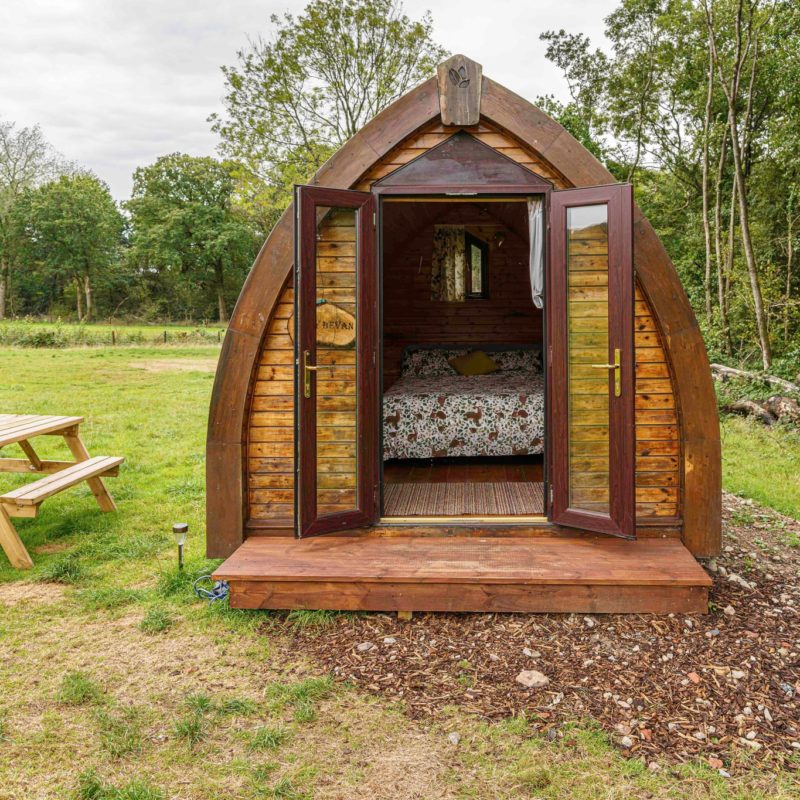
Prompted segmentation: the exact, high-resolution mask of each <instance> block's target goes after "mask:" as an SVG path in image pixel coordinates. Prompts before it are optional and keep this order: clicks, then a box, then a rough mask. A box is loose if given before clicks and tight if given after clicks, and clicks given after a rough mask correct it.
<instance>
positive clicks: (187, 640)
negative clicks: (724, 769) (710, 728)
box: [0, 346, 800, 800]
mask: <svg viewBox="0 0 800 800" xmlns="http://www.w3.org/2000/svg"><path fill="white" fill-rule="evenodd" d="M218 352H219V350H218V348H217V347H216V346H203V347H200V346H183V347H164V346H158V347H155V346H154V347H134V346H130V347H124V348H116V349H114V348H74V349H56V350H53V349H29V348H25V349H22V348H0V411H2V412H5V413H8V412H18V413H57V414H75V415H84V416H85V417H86V420H87V422H86V424H85V426H84V427H83V432H84V435H85V440H86V443H87V446H88V447H89V450H90V452H92V453H93V454H107V455H124V456H125V458H126V463H125V465H124V467H123V469H122V471H121V473H120V476H119V477H118V478H116V479H109V481H108V485H109V488H110V489H111V491H112V493H113V494H114V496H115V498H116V500H117V502H118V505H119V512H118V513H116V514H101V513H99V511H98V510H97V508H96V505H95V503H94V500H93V498H92V496H91V493H90V492H89V490H88V489H87V488H86V487H78V488H76V489H73V490H72V491H71V492H69V493H66V494H62V495H60V496H58V497H55V498H52V499H51V500H49V501H48V502H47V503H45V504H44V506H43V507H42V513H41V516H40V517H39V518H38V519H36V520H20V521H19V522H18V526H19V530H20V532H21V535H22V536H23V538H24V540H25V543H26V545H27V546H28V547H29V549H30V550H31V553H32V556H33V558H34V561H35V568H34V569H33V570H32V571H31V572H29V573H21V572H18V571H15V570H13V569H11V568H10V567H9V566H8V563H7V561H6V560H5V558H4V557H3V556H2V555H0V786H2V790H0V796H2V797H9V798H22V797H25V798H26V800H27V798H55V797H59V798H63V797H67V798H70V797H74V798H80V800H106V799H107V800H159V799H160V798H161V799H163V800H166V798H173V797H176V798H177V797H180V798H197V800H200V799H201V798H202V799H203V800H206V798H211V797H218V796H224V797H232V798H233V797H235V798H237V799H238V798H244V799H245V800H247V799H249V798H312V797H313V798H348V799H349V798H370V799H371V800H374V799H375V798H392V800H403V799H404V798H409V800H410V798H421V799H423V800H428V798H430V799H431V800H433V799H434V798H463V799H464V800H467V798H486V799H487V800H489V799H490V798H491V799H492V800H494V799H495V798H552V799H555V798H559V799H560V798H576V799H579V800H595V799H596V798H607V800H612V798H613V799H614V800H616V799H617V798H639V797H642V798H644V797H648V798H659V799H661V798H665V799H666V798H689V799H690V800H694V799H695V798H697V799H698V800H699V798H720V799H722V798H726V799H730V800H733V798H736V799H737V800H745V799H747V800H754V799H755V798H770V799H771V800H788V798H791V797H797V796H798V785H797V783H796V781H795V779H793V778H792V777H791V776H789V775H787V774H783V775H780V774H778V775H776V774H773V773H771V772H769V771H767V770H761V771H760V770H758V769H757V768H755V767H754V768H753V769H752V770H751V769H749V768H748V767H747V766H746V764H742V765H738V769H737V770H736V771H735V774H734V777H733V778H731V779H725V778H723V777H720V776H719V775H718V774H717V773H716V772H715V771H714V770H712V769H710V768H708V767H706V766H705V765H703V764H685V765H679V766H671V767H666V766H665V767H664V768H662V769H660V770H659V771H658V772H651V771H650V770H648V768H647V766H646V765H644V764H642V762H640V761H638V760H635V759H634V760H628V759H626V758H624V757H623V756H622V755H621V754H620V751H619V750H618V749H617V748H616V747H614V746H612V745H611V743H610V742H609V741H608V739H607V737H606V736H605V734H603V733H601V732H599V731H598V730H597V729H596V728H595V727H593V726H592V725H591V724H589V723H585V722H582V721H581V720H576V721H575V730H574V735H573V736H571V737H569V738H568V739H565V740H563V741H557V742H549V741H547V740H546V739H544V738H542V737H540V736H538V735H536V734H533V733H532V732H531V730H530V728H529V727H528V723H527V722H526V720H525V719H524V718H515V719H510V720H506V721H504V722H499V723H494V724H487V723H483V722H481V721H480V720H478V719H476V718H474V717H471V716H469V715H467V714H466V713H464V712H462V711H459V710H458V709H452V710H451V711H450V712H449V713H447V714H445V715H444V717H443V718H439V719H437V720H436V721H435V722H434V721H427V722H418V721H413V720H411V719H410V718H409V717H407V716H406V715H404V714H403V713H402V707H401V706H400V705H399V704H397V703H396V702H395V703H392V702H389V701H388V700H385V699H381V698H375V697H372V696H368V695H366V694H363V693H361V692H359V691H357V690H355V689H350V688H347V687H342V686H338V685H336V686H335V685H334V684H333V683H331V682H330V681H329V679H327V678H326V677H325V676H324V674H323V673H322V672H321V671H320V670H319V669H318V668H317V667H316V666H315V665H314V664H313V663H310V662H308V661H307V660H306V659H304V657H303V654H302V653H298V652H296V651H294V650H293V649H292V648H291V646H290V643H289V642H288V640H287V638H286V635H285V633H284V630H285V626H286V625H287V624H291V619H289V620H288V621H287V618H286V616H285V615H280V614H271V613H267V612H261V613H259V612H236V611H230V610H229V609H227V607H226V606H224V605H216V606H208V605H206V604H205V603H202V602H199V601H197V600H195V599H194V597H193V595H192V593H191V589H190V585H189V581H190V579H191V578H192V577H193V576H195V575H198V574H201V573H203V572H205V571H208V570H209V569H210V568H211V567H212V566H213V563H209V562H206V561H205V559H204V558H203V548H204V529H203V524H204V453H203V451H204V440H205V426H206V414H207V410H208V401H209V395H210V391H211V386H212V382H213V369H214V364H215V361H216V358H217V355H218ZM777 435H778V434H777V433H776V432H770V433H769V436H766V435H762V432H761V431H759V430H758V429H751V427H749V426H747V425H746V424H744V423H739V422H738V421H732V422H729V423H726V426H725V447H726V480H727V481H728V482H729V485H730V486H731V487H732V488H735V489H736V490H737V491H742V492H745V491H751V492H753V493H761V494H759V495H758V496H759V499H763V500H764V501H765V502H770V503H773V504H776V505H777V506H778V507H781V508H783V509H784V510H791V509H795V510H796V509H797V508H798V505H799V504H800V503H799V501H798V495H797V491H796V488H797V487H796V485H795V489H794V490H791V489H790V488H788V487H787V484H789V483H790V481H789V478H790V477H791V475H790V472H791V469H792V464H793V463H796V459H797V458H798V453H799V452H800V447H798V442H797V439H796V438H792V437H784V438H783V439H781V440H780V442H781V444H782V446H784V447H785V448H787V449H786V450H785V452H784V453H783V454H782V455H780V456H776V454H775V439H774V437H775V436H777ZM45 443H46V445H47V446H46V448H45V447H43V448H42V452H43V453H44V454H45V455H55V454H57V453H58V454H63V451H61V450H60V449H59V445H58V442H57V441H56V440H48V441H46V442H45ZM7 454H8V455H12V448H8V450H7ZM792 459H795V461H794V462H793V461H792ZM760 463H761V464H766V463H769V464H770V465H771V468H772V469H773V470H775V469H779V470H781V472H780V473H779V474H780V475H781V476H782V477H781V478H780V479H777V480H769V479H768V476H765V474H764V473H765V472H766V470H765V469H763V468H762V469H759V464H760ZM774 474H775V473H774V472H773V475H774ZM22 480H24V478H21V477H17V476H8V475H4V476H2V477H0V486H2V487H9V486H11V485H14V484H16V483H19V482H21V481H22ZM178 520H180V521H186V522H188V523H189V525H190V537H189V544H188V558H189V561H188V565H187V569H186V572H185V574H183V575H181V574H179V573H178V572H177V570H176V568H175V553H174V546H173V544H172V538H171V532H170V529H171V525H172V523H173V522H174V521H178ZM298 621H306V622H307V621H308V617H307V616H306V617H298ZM451 731H458V732H459V733H460V737H461V740H460V743H459V744H458V746H454V745H453V744H452V743H450V742H449V741H448V738H447V734H448V733H449V732H451Z"/></svg>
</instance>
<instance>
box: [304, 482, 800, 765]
mask: <svg viewBox="0 0 800 800" xmlns="http://www.w3.org/2000/svg"><path fill="white" fill-rule="evenodd" d="M725 526H726V535H725V542H724V552H723V553H722V555H721V556H720V557H719V558H717V559H715V560H714V561H712V562H709V563H708V564H707V568H708V570H709V574H711V576H712V577H713V579H714V587H713V589H712V591H711V605H710V607H711V613H709V614H708V615H696V616H669V617H657V616H646V615H637V616H600V615H597V616H586V617H584V616H583V615H555V614H551V615H515V614H486V615H484V614H424V615H415V617H414V619H413V620H412V621H411V622H410V623H403V622H399V621H398V620H397V619H396V618H395V617H394V616H393V615H385V614H365V615H360V616H354V615H342V616H339V617H337V618H335V620H334V622H333V623H332V624H330V625H328V626H323V627H319V628H306V629H302V630H299V631H288V635H289V636H290V637H291V638H292V645H293V647H296V648H303V650H304V651H305V652H307V653H308V654H310V655H313V657H314V658H315V659H316V660H317V661H319V663H320V664H321V665H323V667H324V668H325V669H327V670H329V671H330V672H331V674H332V675H333V676H334V677H335V678H336V679H337V680H340V681H348V682H352V683H354V684H356V685H358V686H360V687H363V688H365V689H367V690H368V691H371V692H374V693H377V694H381V695H386V696H388V697H391V698H394V699H397V700H402V702H403V703H404V706H405V708H406V709H407V713H408V714H410V715H411V716H412V717H415V718H425V717H434V718H436V717H440V716H442V715H443V714H446V712H447V709H448V708H449V707H452V706H457V707H459V708H460V709H463V710H466V711H469V712H471V713H473V714H475V715H478V716H479V717H483V718H486V719H492V720H497V719H500V718H503V717H509V716H512V715H519V714H525V715H528V716H529V717H530V718H531V720H532V723H533V726H534V729H536V730H539V731H540V732H542V733H544V734H546V735H549V736H550V737H552V738H555V737H558V736H560V735H561V733H560V731H561V726H562V725H563V723H564V722H566V721H569V720H575V719H579V718H587V717H588V718H591V719H594V720H596V721H597V722H598V723H600V725H601V726H602V727H603V729H604V730H605V731H606V732H607V733H608V734H609V735H610V736H612V737H613V738H614V740H615V741H616V742H617V743H618V744H620V746H621V747H622V748H623V749H625V750H627V751H628V752H629V753H630V754H631V755H634V756H641V757H643V758H645V759H650V758H652V757H655V756H658V757H664V758H666V759H667V760H673V761H686V760H689V759H696V758H701V759H706V760H708V761H709V763H711V764H712V766H719V767H722V766H723V764H727V763H729V761H730V760H731V759H732V758H734V757H743V756H752V757H754V758H756V759H759V760H764V759H766V760H769V761H772V762H775V763H776V764H781V765H784V766H786V767H788V768H790V769H794V768H797V767H798V766H800V589H798V581H797V578H798V566H799V565H800V549H798V548H797V547H796V544H797V543H800V540H798V538H797V537H798V535H800V523H798V522H796V521H794V520H791V519H789V518H786V517H782V516H781V515H779V514H776V513H775V512H771V511H768V510H764V509H760V508H759V507H758V506H755V505H753V504H752V503H751V502H748V501H743V500H741V499H739V498H736V497H734V496H732V495H727V496H726V497H725ZM787 545H789V546H787ZM792 545H795V546H792ZM732 576H733V577H732ZM739 579H741V580H739ZM530 669H535V670H539V671H541V672H543V673H544V674H545V675H546V676H547V677H548V678H549V679H550V683H549V684H548V685H547V686H546V687H545V688H541V689H534V690H531V689H526V688H524V687H523V686H521V685H520V684H518V683H517V682H516V676H517V675H518V674H519V673H520V672H521V671H522V670H530Z"/></svg>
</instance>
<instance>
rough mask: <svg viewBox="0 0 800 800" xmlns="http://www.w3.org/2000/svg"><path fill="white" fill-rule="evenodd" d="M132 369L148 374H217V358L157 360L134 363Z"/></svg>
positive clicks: (131, 364) (131, 365)
mask: <svg viewBox="0 0 800 800" xmlns="http://www.w3.org/2000/svg"><path fill="white" fill-rule="evenodd" d="M129 366H130V367H131V369H143V370H145V371H146V372H216V371H217V359H216V358H157V359H150V360H148V361H132V362H131V363H130V365H129Z"/></svg>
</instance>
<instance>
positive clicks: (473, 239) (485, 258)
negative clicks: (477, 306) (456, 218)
mask: <svg viewBox="0 0 800 800" xmlns="http://www.w3.org/2000/svg"><path fill="white" fill-rule="evenodd" d="M473 245H475V247H477V248H478V249H479V250H480V251H481V287H480V291H477V292H476V291H473V287H472V246H473ZM464 249H465V250H466V262H467V265H466V266H467V274H466V281H465V284H466V286H465V292H464V298H465V299H466V300H488V299H489V243H488V242H486V241H484V240H483V239H481V238H479V237H478V236H476V235H475V234H474V233H470V232H469V231H464Z"/></svg>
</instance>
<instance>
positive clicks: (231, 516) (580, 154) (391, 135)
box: [206, 76, 721, 557]
mask: <svg viewBox="0 0 800 800" xmlns="http://www.w3.org/2000/svg"><path fill="white" fill-rule="evenodd" d="M480 114H481V117H483V118H485V119H487V120H489V121H490V122H492V123H494V124H495V125H498V126H499V127H500V128H502V129H504V130H505V131H507V132H508V133H510V134H512V135H513V136H515V137H516V138H517V139H519V140H521V141H522V142H524V143H526V144H527V145H528V146H529V147H530V148H532V149H533V150H535V151H536V152H537V153H538V154H540V155H541V156H542V158H543V159H545V160H546V161H548V162H550V164H552V165H553V166H554V167H555V168H556V169H557V170H558V171H559V172H561V173H562V174H563V175H564V176H566V178H567V180H568V181H570V183H571V184H572V185H573V186H576V187H578V186H593V185H599V184H604V183H611V182H614V178H613V176H612V175H611V174H610V173H609V172H608V171H607V170H606V169H605V167H603V166H602V164H600V162H599V161H597V159H596V158H595V157H594V156H593V155H592V154H591V153H589V151H588V150H586V149H585V148H584V147H583V146H582V145H581V144H580V143H579V142H578V141H577V140H576V139H574V138H573V137H572V136H571V135H570V134H569V133H568V132H567V131H566V130H565V129H564V128H563V127H562V126H561V125H559V124H558V123H557V122H555V121H554V120H552V119H551V118H550V117H548V116H547V115H546V114H544V113H543V112H542V111H540V110H539V109H537V108H536V107H535V106H533V105H531V103H529V102H528V101H527V100H525V99H523V98H522V97H520V96H519V95H517V94H515V93H513V92H511V91H509V90H508V89H505V88H504V87H502V86H500V85H499V84H497V83H495V82H494V81H492V80H490V79H489V78H486V77H485V76H484V77H483V80H482V83H481V108H480ZM439 116H440V106H439V92H438V84H437V80H436V78H431V79H430V80H428V81H426V82H425V83H423V84H421V85H420V86H418V87H417V88H416V89H414V90H412V91H411V92H409V93H408V94H406V95H405V96H403V97H401V98H400V99H399V100H397V101H396V102H395V103H393V104H392V105H391V106H389V107H388V108H387V109H385V110H384V111H383V112H381V113H380V114H379V115H378V116H377V117H375V119H373V120H372V121H371V122H369V123H368V124H367V125H366V126H365V127H364V128H363V129H362V130H361V131H359V132H358V134H356V136H354V137H353V138H352V139H350V140H349V141H348V142H347V143H346V144H345V145H343V147H342V148H341V149H340V150H339V151H338V152H336V153H335V154H334V155H333V156H332V157H331V158H330V160H329V161H327V162H326V163H325V164H324V165H323V166H322V168H321V169H320V170H319V172H318V173H317V174H316V176H315V178H314V181H313V183H314V184H315V185H319V186H326V187H330V188H338V189H348V188H352V187H353V186H355V185H356V184H357V182H358V180H359V178H361V177H362V176H363V175H364V173H365V172H366V171H367V170H368V169H369V168H370V167H371V166H372V165H373V164H374V163H375V162H377V161H378V160H380V159H381V158H382V157H383V156H385V155H386V154H387V153H389V151H391V150H392V149H393V148H394V147H396V146H397V145H398V144H400V143H401V142H402V141H403V140H404V139H405V138H407V137H408V136H410V135H411V134H413V133H414V132H415V131H417V130H418V129H420V128H421V127H422V126H424V125H426V124H428V123H430V122H432V121H435V120H436V119H438V118H439ZM633 224H634V267H635V269H636V272H637V276H638V278H639V282H640V284H641V288H642V290H643V292H644V293H645V295H646V296H647V299H648V300H649V302H650V304H651V306H652V308H653V311H654V313H655V316H656V318H657V321H658V325H659V328H660V331H661V335H662V337H663V340H664V345H665V347H666V350H667V355H668V358H669V360H670V362H671V367H672V371H673V375H674V389H675V393H676V396H677V403H678V407H679V425H680V433H681V443H682V450H683V458H682V468H683V475H682V478H683V487H682V488H683V496H682V506H683V514H682V518H683V534H682V538H683V542H684V544H685V545H686V546H687V547H688V548H689V550H691V551H692V553H694V554H695V555H696V556H701V557H702V556H711V555H714V554H715V553H716V552H718V550H719V546H720V538H721V450H720V436H719V421H718V415H717V406H716V397H715V394H714V388H713V384H712V379H711V371H710V368H709V362H708V357H707V355H706V350H705V345H704V343H703V338H702V335H701V333H700V329H699V326H698V323H697V320H696V318H695V315H694V312H693V311H692V308H691V306H690V305H689V300H688V298H687V296H686V292H685V291H684V289H683V286H682V285H681V282H680V279H679V277H678V274H677V272H676V271H675V267H674V266H673V264H672V262H671V261H670V259H669V256H668V255H667V252H666V250H665V249H664V246H663V245H662V244H661V242H660V241H659V239H658V237H657V236H656V233H655V231H654V230H653V228H652V226H651V225H650V223H649V222H648V221H647V219H645V217H644V216H643V215H642V213H641V211H640V210H639V209H638V207H636V206H634V215H633ZM292 253H293V210H292V208H291V207H290V208H288V209H287V210H286V211H285V212H284V213H283V215H282V216H281V218H280V220H279V221H278V223H277V224H276V225H275V227H274V228H273V230H272V232H271V233H270V235H269V237H268V238H267V240H266V242H265V243H264V246H263V247H262V248H261V251H260V252H259V254H258V257H257V258H256V261H255V264H254V265H253V268H252V270H251V271H250V274H249V276H248V278H247V281H246V282H245V285H244V288H243V289H242V293H241V295H240V297H239V300H238V302H237V304H236V307H235V309H234V312H233V316H232V318H231V321H230V324H229V326H228V331H227V333H226V336H225V340H224V343H223V347H222V353H221V355H220V361H219V366H218V368H217V374H216V378H215V382H214V390H213V393H212V397H211V408H210V412H209V422H208V439H207V446H206V458H207V460H206V492H207V496H206V504H207V529H208V534H207V537H208V539H207V551H208V555H209V556H210V557H223V556H227V555H230V554H231V553H232V552H233V551H234V550H235V549H236V548H237V547H238V546H239V545H240V544H241V543H242V540H243V534H244V523H245V520H244V513H245V512H244V500H245V495H246V491H245V484H244V459H245V458H246V452H245V449H246V444H245V435H244V431H245V426H246V423H247V419H246V415H247V410H248V408H249V396H250V387H251V380H252V376H253V373H254V371H255V369H256V367H257V363H258V357H259V352H260V348H261V342H262V339H263V337H264V335H265V332H266V330H267V327H268V325H269V321H270V317H271V314H272V313H273V309H274V307H275V305H276V304H277V302H278V298H279V297H280V292H281V290H282V288H283V287H284V285H285V284H286V281H287V279H288V277H289V275H290V274H291V271H292V261H293V256H292Z"/></svg>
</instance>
